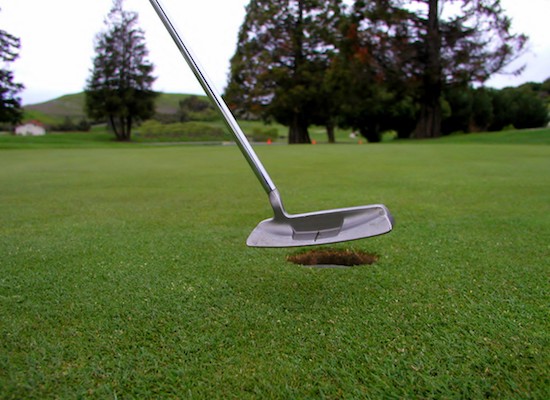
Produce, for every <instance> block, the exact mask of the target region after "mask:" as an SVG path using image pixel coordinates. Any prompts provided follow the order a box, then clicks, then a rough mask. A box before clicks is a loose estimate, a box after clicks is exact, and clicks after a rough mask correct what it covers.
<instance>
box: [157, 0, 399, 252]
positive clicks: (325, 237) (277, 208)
mask: <svg viewBox="0 0 550 400" xmlns="http://www.w3.org/2000/svg"><path fill="white" fill-rule="evenodd" d="M149 1H150V2H151V5H152V6H153V8H154V9H155V11H156V12H157V14H158V16H159V18H160V19H161V21H162V23H163V24H164V26H165V27H166V29H167V30H168V33H169V34H170V36H171V37H172V39H173V40H174V42H175V44H176V46H177V47H178V49H179V51H180V52H181V54H182V56H183V58H184V59H185V61H186V62H187V64H188V65H189V67H190V68H191V70H192V71H193V73H194V74H195V77H196V78H197V79H198V80H199V82H200V84H201V86H202V88H203V89H204V91H205V93H206V94H207V95H208V97H209V98H210V99H211V100H212V102H213V103H214V104H215V106H216V108H217V109H218V110H219V112H220V113H221V114H222V116H223V119H224V121H225V123H226V125H227V127H228V128H229V131H230V132H231V134H232V135H233V136H234V138H235V141H236V143H237V145H238V147H239V149H240V150H241V152H242V154H243V155H244V157H245V158H246V160H247V161H248V164H250V167H251V168H252V170H253V171H254V173H255V175H256V177H257V178H258V180H259V181H260V183H261V185H262V187H263V188H264V190H265V192H266V193H267V195H268V196H269V202H270V204H271V207H272V208H273V214H274V215H273V218H269V219H266V220H264V221H262V222H260V223H259V224H258V226H257V227H256V228H255V229H254V230H253V231H252V233H251V234H250V236H249V237H248V239H247V241H246V244H247V245H248V246H252V247H295V246H312V245H321V244H328V243H337V242H346V241H350V240H356V239H362V238H367V237H371V236H377V235H382V234H384V233H388V232H390V231H391V230H392V227H393V218H392V216H391V214H390V212H389V211H388V209H387V208H386V207H385V206H384V205H381V204H374V205H367V206H360V207H349V208H339V209H334V210H326V211H317V212H311V213H304V214H289V213H287V212H286V211H285V209H284V207H283V202H282V200H281V195H280V194H279V191H278V190H277V188H276V187H275V184H274V183H273V181H272V180H271V178H270V177H269V174H268V173H267V171H266V169H265V168H264V166H263V165H262V163H261V161H260V159H259V158H258V156H257V155H256V153H255V152H254V150H253V148H252V146H251V145H250V143H249V142H248V139H247V138H246V136H245V134H244V133H243V131H242V130H241V128H240V126H239V124H238V123H237V120H236V119H235V117H234V116H233V114H232V113H231V111H230V110H229V107H227V104H226V103H225V101H224V100H223V99H222V97H221V95H220V94H219V93H218V92H217V91H216V89H215V88H214V86H213V85H212V83H211V82H210V80H209V79H208V78H207V77H206V75H205V74H204V73H203V71H202V70H201V68H200V66H199V64H198V63H197V61H196V58H195V57H194V56H193V55H192V53H191V51H190V49H189V48H188V46H186V45H185V43H184V41H183V40H182V37H181V35H180V34H179V33H178V32H177V30H176V28H175V27H174V25H173V24H172V22H171V20H170V19H169V17H168V15H167V13H166V11H165V9H164V7H163V6H162V5H161V4H160V2H159V1H158V0H149Z"/></svg>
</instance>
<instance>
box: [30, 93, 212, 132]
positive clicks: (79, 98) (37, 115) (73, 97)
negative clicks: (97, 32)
mask: <svg viewBox="0 0 550 400" xmlns="http://www.w3.org/2000/svg"><path fill="white" fill-rule="evenodd" d="M189 96H193V95H191V94H184V93H161V94H160V96H159V97H158V98H157V101H156V112H157V114H165V115H166V114H175V113H176V112H177V110H178V108H179V102H180V100H183V99H185V98H186V97H189ZM198 97H206V96H200V95H199V96H198ZM84 101H85V95H84V92H80V93H74V94H67V95H64V96H61V97H58V98H56V99H53V100H49V101H45V102H43V103H37V104H30V105H27V106H24V107H23V110H24V112H25V113H24V116H23V119H24V120H38V121H40V122H42V123H44V124H47V125H55V124H59V123H62V122H63V121H64V120H65V119H66V118H70V119H72V120H73V121H79V120H82V119H84V118H86V114H85V113H84Z"/></svg>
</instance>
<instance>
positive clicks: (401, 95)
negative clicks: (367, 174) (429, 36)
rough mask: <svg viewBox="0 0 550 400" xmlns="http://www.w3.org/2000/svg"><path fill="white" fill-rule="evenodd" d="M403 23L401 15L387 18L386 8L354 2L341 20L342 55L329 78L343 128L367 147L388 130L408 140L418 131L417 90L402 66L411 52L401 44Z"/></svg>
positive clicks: (375, 3) (372, 3)
mask: <svg viewBox="0 0 550 400" xmlns="http://www.w3.org/2000/svg"><path fill="white" fill-rule="evenodd" d="M382 21H383V22H382ZM401 22H402V18H401V16H400V15H399V13H398V12H396V13H391V14H390V13H388V12H387V9H386V8H385V7H383V4H379V3H377V2H356V3H355V5H354V7H353V9H352V10H351V12H350V13H349V14H348V15H347V16H346V18H345V19H343V22H342V24H341V27H342V28H341V29H342V35H341V37H340V40H339V41H338V53H337V55H336V57H335V58H334V61H333V63H332V65H331V68H330V69H329V71H328V74H327V80H328V81H329V82H330V85H331V88H332V90H331V91H332V97H335V98H336V99H337V104H338V111H337V114H338V123H339V125H341V126H344V127H351V128H352V129H354V130H357V131H359V133H360V134H361V135H362V136H363V137H365V138H366V139H367V140H368V141H369V142H379V141H380V140H381V133H382V131H384V130H389V129H393V130H396V131H397V132H398V135H399V136H400V137H405V136H408V135H409V134H410V131H411V130H412V128H414V120H415V115H416V113H417V106H416V105H415V103H414V101H413V100H414V99H413V97H412V93H413V92H414V90H413V89H414V87H413V86H412V85H411V84H408V85H406V84H405V82H406V80H407V77H408V76H409V75H408V74H407V70H406V69H405V64H404V62H403V60H404V59H406V57H407V55H408V54H409V53H410V52H411V49H410V48H407V47H406V46H402V45H401V43H400V41H399V40H398V39H399V38H400V37H401V36H404V37H405V39H407V38H408V36H406V35H404V34H403V32H402V29H403V26H404V25H402V24H401Z"/></svg>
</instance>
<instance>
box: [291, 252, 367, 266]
mask: <svg viewBox="0 0 550 400" xmlns="http://www.w3.org/2000/svg"><path fill="white" fill-rule="evenodd" d="M287 261H290V262H291V263H294V264H298V265H302V266H305V267H311V268H349V267H354V266H358V265H370V264H374V263H375V262H376V261H378V256H376V255H374V254H370V253H365V252H362V251H352V250H333V249H327V250H310V251H308V252H305V253H299V254H294V255H290V256H288V257H287Z"/></svg>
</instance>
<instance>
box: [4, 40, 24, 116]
mask: <svg viewBox="0 0 550 400" xmlns="http://www.w3.org/2000/svg"><path fill="white" fill-rule="evenodd" d="M20 47H21V42H20V40H19V38H17V37H15V36H13V35H10V34H9V33H8V32H6V31H4V30H0V61H2V62H3V63H4V64H6V63H10V62H13V61H15V60H16V59H17V57H18V56H19V48H20ZM23 88H24V86H23V85H22V84H21V83H16V82H14V75H13V72H12V71H10V70H9V69H7V68H1V69H0V122H8V123H10V124H15V123H18V122H19V121H21V117H22V116H23V111H22V110H21V98H19V97H18V96H17V94H18V93H19V92H20V91H21V90H23Z"/></svg>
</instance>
